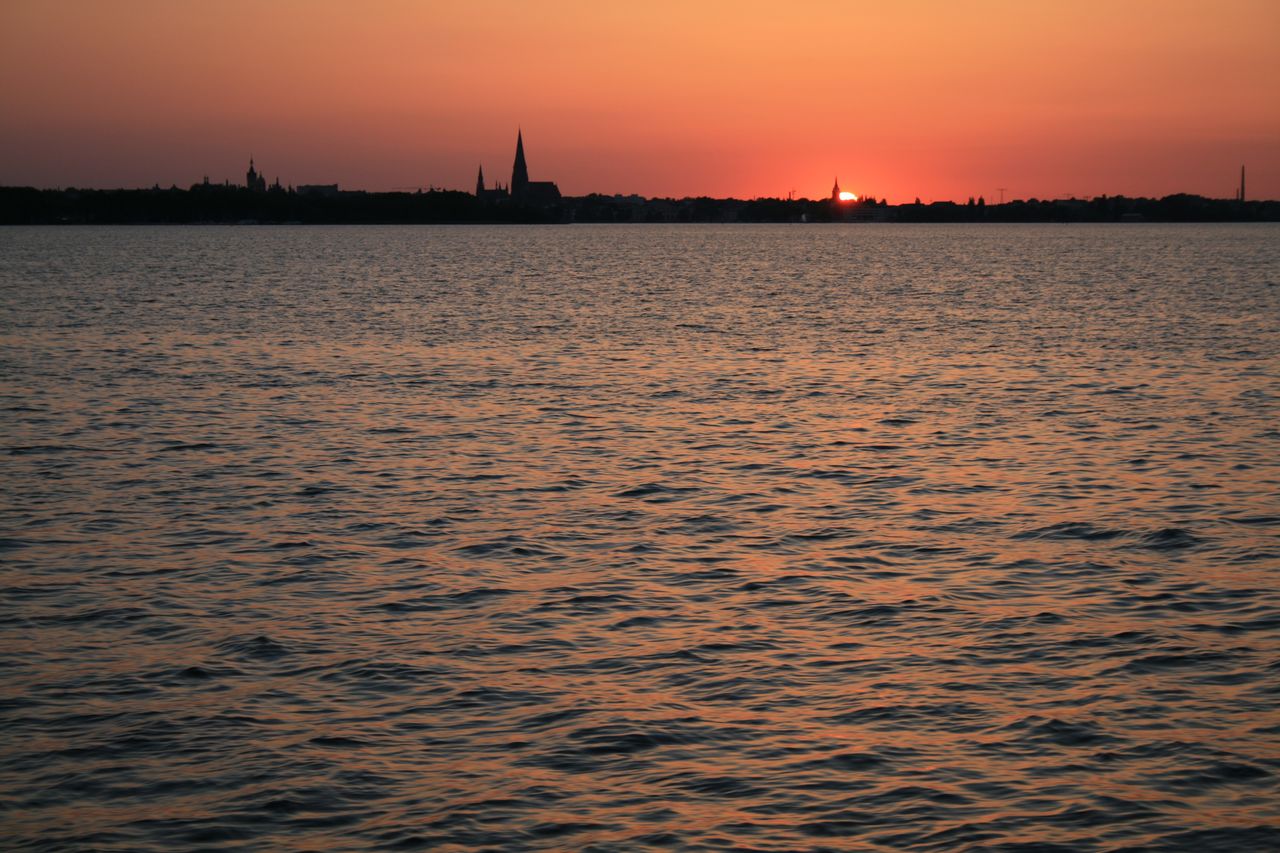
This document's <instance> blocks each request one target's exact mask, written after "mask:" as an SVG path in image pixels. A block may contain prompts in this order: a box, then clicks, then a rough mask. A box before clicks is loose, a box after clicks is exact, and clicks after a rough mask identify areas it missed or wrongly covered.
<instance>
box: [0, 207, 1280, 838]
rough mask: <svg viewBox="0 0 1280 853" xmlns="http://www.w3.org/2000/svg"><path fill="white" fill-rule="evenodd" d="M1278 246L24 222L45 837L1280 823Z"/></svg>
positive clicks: (32, 702) (26, 585)
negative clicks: (32, 225) (33, 225)
mask: <svg viewBox="0 0 1280 853" xmlns="http://www.w3.org/2000/svg"><path fill="white" fill-rule="evenodd" d="M1278 238H1280V229H1278V228H1276V227H1275V226H1211V227H1200V226H1168V227H1165V226H1133V227H1128V226H1101V227H1081V226H1070V227H1063V226H1049V227H999V226H989V227H972V228H963V227H956V228H951V227H921V228H913V227H908V226H889V227H875V226H868V227H858V226H853V227H839V226H836V227H830V228H827V227H787V226H761V227H715V226H707V227H701V226H684V227H670V228H668V227H639V226H637V227H625V226H617V227H578V226H574V227H548V228H518V227H496V228H412V227H410V228H332V229H327V228H298V229H291V228H217V227H208V228H193V229H187V228H118V229H83V228H65V229H14V228H10V229H3V230H0V288H2V294H0V296H2V298H0V329H2V331H3V341H2V348H0V358H2V362H0V364H2V365H3V380H2V381H3V386H2V388H0V390H2V392H3V393H2V395H0V405H2V406H3V419H2V421H0V427H2V433H0V434H2V436H3V451H2V453H3V455H2V456H0V462H2V464H3V488H4V492H5V498H6V500H5V502H4V507H3V510H2V512H0V519H2V521H3V532H2V535H3V537H4V538H3V540H2V542H0V560H2V562H0V596H2V598H0V601H2V602H3V606H2V607H0V688H2V690H0V732H2V733H0V743H3V753H2V755H0V829H2V830H3V832H2V833H0V835H2V836H3V838H4V839H5V840H4V841H3V845H4V846H5V847H7V848H11V849H32V850H63V849H99V850H174V849H197V848H208V849H214V848H217V849H245V850H266V849H272V850H304V849H305V850H365V849H418V848H431V849H439V850H464V849H476V848H481V849H490V850H521V849H528V850H533V849H538V850H584V851H585V850H591V851H604V850H616V851H633V850H637V851H638V850H666V849H681V850H724V849H734V850H760V851H764V850H769V851H780V850H820V849H832V850H836V849H838V850H905V849H910V850H942V851H949V850H965V849H982V850H987V849H990V850H1115V849H1143V850H1164V849H1195V850H1231V851H1238V850H1269V849H1280V796H1278V793H1280V782H1278V781H1277V780H1278V777H1280V714H1277V705H1278V700H1280V655H1278V654H1277V652H1278V651H1280V498H1278V497H1277V495H1278V494H1280V405H1277V402H1278V398H1280V239H1278Z"/></svg>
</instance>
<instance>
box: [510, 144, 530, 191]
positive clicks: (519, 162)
mask: <svg viewBox="0 0 1280 853" xmlns="http://www.w3.org/2000/svg"><path fill="white" fill-rule="evenodd" d="M528 189H529V167H528V166H526V165H525V162H524V134H523V133H521V132H520V130H519V129H517V130H516V162H515V164H514V165H513V166H512V167H511V195H512V197H513V198H523V197H524V194H525V191H526V190H528Z"/></svg>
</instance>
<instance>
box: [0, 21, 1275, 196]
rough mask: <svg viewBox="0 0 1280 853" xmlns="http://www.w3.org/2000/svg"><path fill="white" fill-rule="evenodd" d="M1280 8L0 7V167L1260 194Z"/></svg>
mask: <svg viewBox="0 0 1280 853" xmlns="http://www.w3.org/2000/svg"><path fill="white" fill-rule="evenodd" d="M1278 44H1280V2H1275V0H1220V2H1215V3H1212V4H1210V3H1205V2H1187V0H1165V1H1164V2H1153V1H1152V0H1132V2H1125V3H1115V2H1098V0H1074V2H1037V3H1028V2H1025V0H975V2H967V3H949V2H927V0H900V2H895V3H891V4H890V3H882V2H877V3H871V2H796V3H792V4H789V5H787V6H785V7H780V6H779V4H776V3H772V2H752V1H751V0H736V2H725V0H704V2H696V3H681V2H668V0H661V1H660V2H659V0H653V2H647V3H644V4H637V3H629V4H621V3H596V2H578V0H548V2H538V3H519V2H500V1H499V0H464V1H463V2H452V1H451V2H432V3H427V2H409V0H368V2H362V3H360V4H350V3H345V2H332V0H256V2H248V0H218V2H208V1H207V0H191V2H182V3H173V2H165V1H164V0H116V1H115V2H110V3H107V2H85V0H64V1H63V2H56V3H51V2H41V0H5V2H4V4H3V5H2V6H0V80H3V81H4V82H3V84H0V184H5V185H14V184H21V185H35V186H83V187H115V186H150V185H152V184H154V183H159V184H161V185H165V186H167V185H169V184H177V185H179V186H187V185H189V184H191V183H194V182H196V181H198V180H200V179H201V177H202V176H204V175H208V176H209V177H210V179H212V180H215V181H221V180H223V179H228V178H229V179H231V180H233V181H237V182H242V181H243V174H244V169H245V165H246V161H247V159H248V157H249V155H250V154H252V155H253V156H254V157H255V159H256V160H257V162H258V164H259V166H260V167H261V168H262V169H263V170H264V171H265V173H266V174H267V176H268V177H269V178H275V177H277V176H278V177H279V178H280V179H281V181H282V182H284V183H288V184H299V183H332V182H337V183H339V184H341V185H342V186H343V187H346V188H366V189H374V190H385V189H393V188H400V187H417V186H424V187H425V186H429V185H434V186H441V187H446V188H453V189H465V190H468V191H469V190H471V189H472V188H473V186H474V182H475V172H476V166H477V164H478V163H483V164H484V166H485V174H486V176H487V177H488V178H489V179H490V181H492V180H494V179H498V180H502V181H506V180H507V179H508V178H509V176H510V170H511V159H512V153H513V150H514V143H515V134H516V127H517V125H519V126H521V127H523V129H524V134H525V143H526V149H527V153H528V159H529V168H530V173H531V177H532V178H533V179H535V180H555V181H557V182H558V183H559V184H560V188H561V190H562V191H563V192H565V193H566V194H570V195H579V194H584V193H587V192H593V191H594V192H605V193H615V192H620V193H640V194H642V195H646V196H676V197H681V196H689V195H711V196H737V197H756V196H786V195H787V193H788V192H790V191H792V190H794V191H795V193H796V195H797V196H809V197H821V196H825V195H826V194H827V193H828V192H829V190H830V186H831V181H832V178H833V176H835V175H838V176H839V178H840V182H841V184H842V186H843V187H844V188H845V189H851V190H854V191H856V192H860V193H872V194H875V195H877V196H881V197H887V198H888V199H889V200H890V201H893V202H903V201H910V200H911V199H912V198H913V197H916V196H919V197H920V198H922V199H923V200H925V201H929V200H934V199H948V198H951V199H957V200H963V199H964V198H966V197H968V196H970V195H973V196H977V195H985V197H986V198H987V200H988V201H996V200H998V198H999V190H998V189H997V188H998V187H1006V188H1007V190H1006V195H1007V197H1009V198H1029V197H1040V198H1055V197H1065V196H1071V195H1075V196H1078V197H1088V196H1093V195H1098V194H1102V193H1108V194H1126V195H1151V196H1160V195H1165V194H1168V193H1173V192H1193V193H1200V194H1203V195H1208V196H1215V197H1230V196H1231V195H1232V194H1233V193H1234V191H1235V186H1236V182H1237V180H1238V176H1239V168H1240V165H1241V164H1246V165H1247V166H1248V167H1249V181H1248V194H1249V196H1250V197H1252V198H1259V197H1268V198H1280V50H1278V49H1277V47H1276V46H1277V45H1278Z"/></svg>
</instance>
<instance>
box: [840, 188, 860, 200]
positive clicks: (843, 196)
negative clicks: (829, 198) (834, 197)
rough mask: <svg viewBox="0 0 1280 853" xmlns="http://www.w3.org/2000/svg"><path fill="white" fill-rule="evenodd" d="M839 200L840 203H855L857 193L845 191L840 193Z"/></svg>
mask: <svg viewBox="0 0 1280 853" xmlns="http://www.w3.org/2000/svg"><path fill="white" fill-rule="evenodd" d="M840 200H841V201H857V200H858V195H857V193H851V192H849V191H847V190H846V191H845V192H842V193H840Z"/></svg>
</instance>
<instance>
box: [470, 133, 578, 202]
mask: <svg viewBox="0 0 1280 853" xmlns="http://www.w3.org/2000/svg"><path fill="white" fill-rule="evenodd" d="M476 198H478V199H480V200H481V201H486V202H489V203H491V204H498V203H503V202H508V201H510V202H512V203H514V204H520V205H524V206H526V207H550V206H552V205H554V204H557V203H559V201H560V188H559V187H557V186H556V184H555V181H531V180H529V166H528V165H527V164H526V163H525V160H524V132H523V131H521V130H519V129H517V130H516V160H515V163H514V164H513V165H512V166H511V183H510V184H508V185H507V186H506V187H505V188H504V187H503V186H502V184H498V183H495V184H494V186H493V189H487V188H486V187H485V185H484V165H483V164H481V166H480V171H479V172H478V173H477V174H476Z"/></svg>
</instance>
